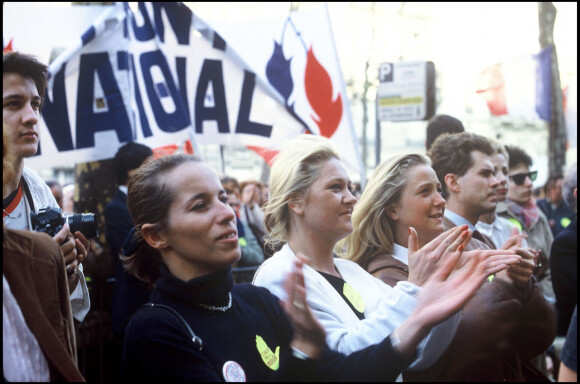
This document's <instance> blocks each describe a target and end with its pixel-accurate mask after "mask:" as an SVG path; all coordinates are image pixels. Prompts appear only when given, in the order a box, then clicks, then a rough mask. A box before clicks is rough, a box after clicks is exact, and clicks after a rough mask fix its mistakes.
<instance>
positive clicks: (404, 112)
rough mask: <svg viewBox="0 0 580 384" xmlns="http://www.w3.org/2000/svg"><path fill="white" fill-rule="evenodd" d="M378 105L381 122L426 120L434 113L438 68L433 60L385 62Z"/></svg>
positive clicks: (382, 69) (381, 73) (381, 69)
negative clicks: (436, 68)
mask: <svg viewBox="0 0 580 384" xmlns="http://www.w3.org/2000/svg"><path fill="white" fill-rule="evenodd" d="M379 80H380V84H379V88H378V90H377V108H378V117H379V120H380V121H412V120H427V119H429V118H431V116H433V114H434V113H435V70H434V65H433V63H431V62H426V61H419V60H417V61H403V62H398V63H382V64H381V65H380V67H379Z"/></svg>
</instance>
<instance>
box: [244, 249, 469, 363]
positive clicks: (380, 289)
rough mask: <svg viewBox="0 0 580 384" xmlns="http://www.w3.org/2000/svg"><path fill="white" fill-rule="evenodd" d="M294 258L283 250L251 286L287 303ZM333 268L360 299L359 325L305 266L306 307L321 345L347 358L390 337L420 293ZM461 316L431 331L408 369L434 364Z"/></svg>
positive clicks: (350, 266) (351, 265) (345, 263)
mask: <svg viewBox="0 0 580 384" xmlns="http://www.w3.org/2000/svg"><path fill="white" fill-rule="evenodd" d="M295 257H296V256H295V255H294V252H293V251H292V249H290V246H289V245H288V244H285V245H284V246H283V247H282V249H280V251H278V252H276V253H275V254H274V255H273V256H272V257H271V258H269V259H267V260H266V261H264V263H262V265H261V266H260V268H259V269H258V270H257V271H256V274H255V276H254V281H253V284H254V285H258V286H262V287H265V288H268V289H269V290H270V291H271V292H272V293H273V294H274V295H276V296H278V297H279V298H280V299H281V300H285V299H286V291H285V290H284V280H285V278H286V275H287V274H288V273H289V272H290V271H291V268H292V265H293V260H294V258H295ZM334 264H335V266H336V268H337V270H338V271H339V272H340V274H341V276H342V277H343V279H344V280H345V281H346V282H347V283H348V284H349V285H351V286H352V287H353V288H354V289H355V290H356V291H357V292H358V293H359V294H360V295H361V297H362V299H363V301H364V303H365V310H364V316H365V318H364V320H359V318H358V317H357V316H356V315H355V314H354V312H353V310H352V309H351V308H350V307H349V306H348V304H347V303H346V302H345V301H344V300H343V298H342V297H341V296H340V295H339V293H338V292H337V291H336V290H335V289H334V288H333V287H332V285H330V283H329V282H328V281H327V280H326V279H325V278H324V277H323V276H322V275H321V274H320V273H318V272H317V271H316V270H314V269H313V268H311V267H310V266H308V265H306V264H305V265H304V267H303V271H304V279H305V284H306V301H307V302H308V305H309V306H310V309H311V310H312V312H313V314H314V316H315V317H316V318H317V319H318V321H320V323H321V324H322V326H323V327H324V329H325V330H326V342H327V343H328V345H329V347H330V348H331V349H333V350H335V351H338V352H341V353H344V354H347V355H348V354H350V353H352V352H355V351H358V350H361V349H363V348H365V347H367V346H370V345H372V344H376V343H378V342H380V341H382V340H383V339H385V338H386V337H387V336H388V335H390V334H391V333H392V332H393V331H394V330H395V329H396V328H397V327H398V326H399V325H401V324H402V323H403V322H404V321H405V320H406V319H407V318H408V317H409V315H410V314H411V313H412V312H413V310H414V309H415V306H416V305H417V301H416V299H415V297H416V295H417V293H418V292H419V289H420V288H419V287H417V286H416V285H414V284H412V283H409V282H407V281H401V282H399V283H398V284H397V286H396V287H395V288H392V287H390V286H389V285H387V284H385V283H383V282H382V281H381V280H379V279H377V278H375V277H374V276H372V275H371V274H369V273H368V272H366V271H365V270H364V269H363V268H361V267H360V266H359V265H358V264H356V263H355V262H352V261H350V260H346V259H340V258H335V259H334ZM459 319H460V312H457V313H455V314H454V315H453V316H451V317H450V318H449V319H447V320H446V321H444V322H443V323H441V324H439V325H437V326H436V327H434V328H433V329H432V330H431V332H430V333H429V335H428V336H427V337H426V338H425V339H424V340H423V341H422V342H421V343H420V344H419V346H418V348H417V359H416V360H415V361H414V362H413V363H412V364H411V365H410V366H409V368H408V369H413V370H423V369H425V368H427V367H429V366H431V365H432V364H433V363H435V362H436V361H437V359H438V358H439V357H440V356H441V354H442V353H443V352H444V351H445V349H446V348H447V346H448V345H449V343H450V342H451V339H452V338H453V335H454V334H455V330H456V328H457V324H458V322H459Z"/></svg>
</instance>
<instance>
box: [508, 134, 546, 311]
mask: <svg viewBox="0 0 580 384" xmlns="http://www.w3.org/2000/svg"><path fill="white" fill-rule="evenodd" d="M506 150H507V152H508V155H509V170H508V179H509V180H508V192H507V199H506V201H505V204H504V205H503V206H500V207H498V208H499V209H498V214H499V215H500V216H502V217H505V218H506V219H508V220H509V221H510V222H512V223H513V224H514V225H516V226H517V227H518V228H519V229H520V230H522V231H524V232H526V233H527V234H528V246H529V247H530V248H532V249H535V250H539V257H540V259H539V260H538V262H537V263H536V264H537V265H538V267H537V268H536V269H535V271H534V276H536V279H537V280H538V281H539V282H540V285H541V286H542V290H543V294H544V297H545V298H546V300H548V301H549V302H550V303H555V300H556V299H555V295H554V288H553V287H552V278H551V273H550V261H549V260H550V259H549V256H550V247H551V246H552V242H553V241H554V237H553V235H552V230H551V229H550V224H549V223H548V219H547V218H546V216H545V215H544V213H543V212H542V210H541V209H539V208H538V206H537V205H536V200H535V199H534V195H533V182H534V180H536V178H537V177H538V171H530V167H531V166H532V158H531V157H530V155H528V154H527V153H526V152H525V151H524V150H523V149H521V148H519V147H517V146H510V145H506Z"/></svg>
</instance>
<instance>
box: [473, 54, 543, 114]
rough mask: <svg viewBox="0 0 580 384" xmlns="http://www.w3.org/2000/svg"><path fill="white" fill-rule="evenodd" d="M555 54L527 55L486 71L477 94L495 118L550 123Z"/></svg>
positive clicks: (479, 80)
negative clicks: (506, 117) (506, 116)
mask: <svg viewBox="0 0 580 384" xmlns="http://www.w3.org/2000/svg"><path fill="white" fill-rule="evenodd" d="M552 50H553V46H552V45H549V46H547V47H546V48H544V49H542V50H541V51H540V52H539V53H538V54H535V55H525V56H521V57H518V58H516V59H514V60H510V61H507V62H504V63H499V64H495V65H492V66H491V67H488V68H486V69H485V70H484V71H483V72H482V73H481V74H480V75H479V77H478V78H477V79H476V92H477V93H478V94H479V95H480V96H481V97H483V99H484V100H485V101H486V103H487V106H488V107H489V111H490V112H491V114H492V115H494V116H500V115H510V116H517V117H523V118H529V119H542V120H546V121H550V120H551V112H550V110H551V104H552V75H551V74H552V70H551V63H552Z"/></svg>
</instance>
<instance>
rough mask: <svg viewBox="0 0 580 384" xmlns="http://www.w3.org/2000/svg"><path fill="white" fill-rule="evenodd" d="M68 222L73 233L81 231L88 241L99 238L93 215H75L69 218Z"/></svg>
mask: <svg viewBox="0 0 580 384" xmlns="http://www.w3.org/2000/svg"><path fill="white" fill-rule="evenodd" d="M67 221H68V226H69V229H70V231H71V233H75V232H76V231H80V232H81V233H82V234H83V235H85V237H86V238H87V239H90V238H93V237H98V236H99V230H98V228H97V223H96V222H95V215H94V214H93V213H75V214H73V215H69V216H67Z"/></svg>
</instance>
